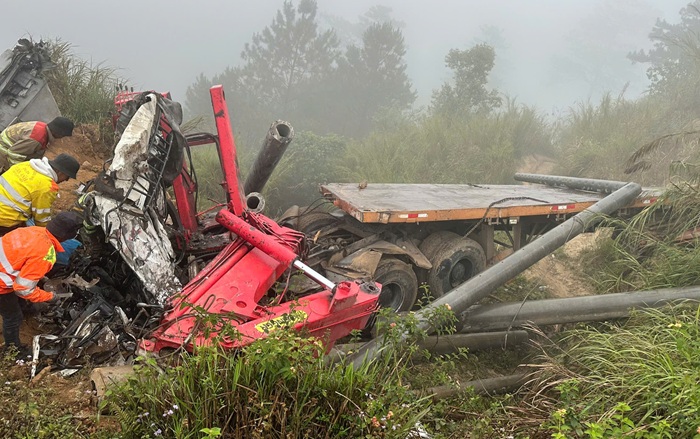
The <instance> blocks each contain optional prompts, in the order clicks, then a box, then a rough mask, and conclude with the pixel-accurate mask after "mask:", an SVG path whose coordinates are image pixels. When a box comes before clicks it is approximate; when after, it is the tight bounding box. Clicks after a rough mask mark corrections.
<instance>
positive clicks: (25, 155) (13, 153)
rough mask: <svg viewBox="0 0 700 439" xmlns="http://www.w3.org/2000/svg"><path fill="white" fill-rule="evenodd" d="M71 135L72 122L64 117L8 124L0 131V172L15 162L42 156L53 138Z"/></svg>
mask: <svg viewBox="0 0 700 439" xmlns="http://www.w3.org/2000/svg"><path fill="white" fill-rule="evenodd" d="M72 135H73V122H72V121H71V120H70V119H67V118H65V117H57V118H55V119H54V120H52V121H51V122H49V123H44V122H19V123H16V124H13V125H10V126H9V127H7V128H5V129H4V130H3V131H2V133H0V174H2V173H3V172H5V171H7V170H8V169H9V168H10V166H12V165H16V164H17V163H20V162H26V161H27V160H30V159H40V158H42V157H43V156H44V153H45V152H46V149H47V148H48V147H49V144H50V143H51V142H53V140H54V139H61V138H63V137H70V136H72Z"/></svg>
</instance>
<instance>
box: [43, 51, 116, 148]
mask: <svg viewBox="0 0 700 439" xmlns="http://www.w3.org/2000/svg"><path fill="white" fill-rule="evenodd" d="M49 52H50V56H51V60H52V61H53V62H54V64H55V67H54V68H53V69H51V70H49V71H47V72H46V74H45V76H46V80H47V83H48V85H49V88H50V89H51V92H52V94H53V96H54V98H55V99H56V103H57V104H58V108H59V109H60V110H61V113H63V115H64V116H66V117H68V118H70V119H72V120H73V121H74V122H75V123H85V124H97V125H99V126H100V132H101V134H102V138H103V139H105V140H110V139H111V137H112V131H113V129H112V126H111V120H110V116H111V114H112V113H113V111H114V97H115V95H116V85H117V83H118V82H119V78H118V77H117V75H116V69H114V68H111V67H107V66H104V65H102V64H97V65H95V64H93V63H92V62H90V61H87V60H84V59H81V58H79V57H78V56H76V55H75V54H74V53H73V51H72V46H71V44H70V43H67V42H65V41H61V40H60V39H57V40H54V41H51V42H49Z"/></svg>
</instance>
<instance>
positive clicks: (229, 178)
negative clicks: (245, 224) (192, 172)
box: [209, 85, 245, 216]
mask: <svg viewBox="0 0 700 439" xmlns="http://www.w3.org/2000/svg"><path fill="white" fill-rule="evenodd" d="M209 93H210V94H211V105H212V108H213V109H214V119H215V121H216V131H217V132H218V133H219V157H220V159H221V169H222V170H223V172H224V186H225V187H224V189H225V190H226V193H227V194H228V202H229V209H230V210H231V211H232V212H233V213H234V214H236V215H238V216H241V215H242V214H243V210H244V209H245V197H244V196H243V190H242V188H241V184H240V179H239V177H238V157H237V156H236V142H235V140H234V139H233V130H232V129H231V123H230V122H229V117H228V107H227V106H226V100H225V99H226V98H225V96H224V88H223V87H222V86H221V85H215V86H214V87H212V88H211V89H210V90H209Z"/></svg>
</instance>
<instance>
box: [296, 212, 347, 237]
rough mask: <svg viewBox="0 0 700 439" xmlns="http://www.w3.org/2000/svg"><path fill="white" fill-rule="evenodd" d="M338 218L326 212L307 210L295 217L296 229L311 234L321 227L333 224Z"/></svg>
mask: <svg viewBox="0 0 700 439" xmlns="http://www.w3.org/2000/svg"><path fill="white" fill-rule="evenodd" d="M336 222H338V218H336V217H335V216H333V215H331V214H330V213H327V212H309V213H305V214H303V215H301V216H299V218H298V219H297V227H296V229H297V230H298V231H300V232H303V233H304V234H306V235H309V236H313V234H314V233H316V232H318V231H319V230H321V229H322V228H324V227H326V226H329V225H331V224H335V223H336Z"/></svg>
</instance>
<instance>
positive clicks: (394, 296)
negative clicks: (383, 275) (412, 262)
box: [379, 283, 403, 311]
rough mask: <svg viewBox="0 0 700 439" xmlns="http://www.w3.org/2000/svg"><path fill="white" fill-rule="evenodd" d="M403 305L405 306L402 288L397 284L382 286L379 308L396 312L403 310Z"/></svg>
mask: <svg viewBox="0 0 700 439" xmlns="http://www.w3.org/2000/svg"><path fill="white" fill-rule="evenodd" d="M401 305H403V292H402V291H401V286H400V285H399V284H396V283H386V284H382V292H381V293H380V294H379V306H380V307H382V308H391V309H393V310H394V311H396V310H397V309H400V308H401Z"/></svg>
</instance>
